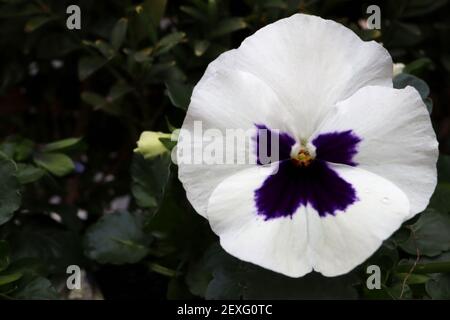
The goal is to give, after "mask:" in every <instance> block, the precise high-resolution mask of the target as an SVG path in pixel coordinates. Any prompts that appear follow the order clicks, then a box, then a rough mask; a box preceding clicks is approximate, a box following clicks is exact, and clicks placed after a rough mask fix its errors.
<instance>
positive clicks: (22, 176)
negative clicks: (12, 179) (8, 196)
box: [17, 163, 45, 184]
mask: <svg viewBox="0 0 450 320" xmlns="http://www.w3.org/2000/svg"><path fill="white" fill-rule="evenodd" d="M17 168H18V171H17V179H18V180H19V182H20V184H27V183H32V182H35V181H37V180H39V179H40V178H42V177H43V176H44V174H45V171H44V170H42V169H41V168H37V167H35V166H33V165H31V164H23V163H19V164H18V165H17Z"/></svg>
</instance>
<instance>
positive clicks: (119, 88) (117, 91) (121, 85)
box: [106, 82, 134, 103]
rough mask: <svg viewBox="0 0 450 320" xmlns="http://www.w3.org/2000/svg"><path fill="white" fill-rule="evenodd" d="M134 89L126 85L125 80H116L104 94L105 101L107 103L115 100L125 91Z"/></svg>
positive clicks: (124, 93) (122, 95)
mask: <svg viewBox="0 0 450 320" xmlns="http://www.w3.org/2000/svg"><path fill="white" fill-rule="evenodd" d="M133 90H134V89H133V88H132V87H130V86H129V85H127V84H126V83H125V82H116V83H115V84H114V85H113V86H112V87H111V88H110V90H109V93H108V95H107V96H106V101H107V102H109V103H113V102H116V101H117V100H118V99H120V98H122V97H124V96H125V95H126V94H127V93H129V92H131V91H133Z"/></svg>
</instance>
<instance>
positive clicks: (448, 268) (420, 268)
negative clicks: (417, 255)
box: [396, 261, 450, 274]
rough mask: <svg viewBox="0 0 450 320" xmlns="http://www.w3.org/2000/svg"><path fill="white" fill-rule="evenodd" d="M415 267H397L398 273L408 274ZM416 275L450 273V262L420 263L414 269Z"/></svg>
mask: <svg viewBox="0 0 450 320" xmlns="http://www.w3.org/2000/svg"><path fill="white" fill-rule="evenodd" d="M412 267H413V265H412V264H405V265H401V266H398V267H397V270H396V272H397V273H406V272H408V271H409V270H411V268H412ZM414 273H417V274H425V273H450V261H445V262H430V263H418V264H416V266H415V268H414Z"/></svg>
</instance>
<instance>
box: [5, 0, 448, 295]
mask: <svg viewBox="0 0 450 320" xmlns="http://www.w3.org/2000/svg"><path fill="white" fill-rule="evenodd" d="M73 4H76V5H78V6H79V8H80V9H81V29H80V30H77V29H74V30H69V29H68V28H67V26H66V22H67V19H68V18H69V16H70V14H68V13H66V9H67V7H68V6H69V5H73ZM372 4H376V5H378V6H379V7H380V8H381V29H380V30H369V29H367V17H368V16H369V14H367V13H366V8H367V7H368V6H369V5H372ZM297 12H303V13H308V14H314V15H319V16H321V17H323V18H328V19H333V20H336V21H338V22H340V23H342V24H344V25H346V26H348V27H349V28H351V29H352V30H354V31H355V32H356V33H357V34H358V35H359V36H360V37H361V38H362V39H363V40H375V41H378V42H381V43H383V45H384V46H385V47H386V48H387V49H388V50H389V52H390V54H391V55H392V57H393V60H394V62H395V63H402V64H403V65H397V71H396V73H397V75H396V77H395V79H394V84H395V86H396V87H398V88H401V87H404V86H406V85H412V86H414V87H415V88H416V89H417V90H418V91H419V92H420V94H421V95H422V98H423V99H424V101H425V103H426V105H427V107H428V109H429V111H430V112H431V117H432V120H433V125H434V128H435V130H436V133H437V136H438V139H439V142H440V150H441V153H442V156H441V158H440V160H439V181H440V185H439V187H438V190H437V192H436V194H435V196H434V197H433V199H432V203H431V205H430V208H429V209H427V211H426V212H424V214H422V215H421V216H419V217H417V218H415V219H414V221H410V222H407V223H406V224H405V226H404V227H403V228H402V229H401V230H400V231H399V232H398V233H396V234H395V235H394V236H393V237H392V238H391V239H389V240H388V241H386V243H385V245H383V247H382V248H381V249H380V251H379V252H377V253H376V254H375V255H374V257H372V258H371V260H370V261H368V262H367V263H366V264H364V265H363V266H361V267H360V268H358V269H357V270H355V271H354V272H352V273H350V274H348V275H346V276H343V277H338V278H332V279H329V278H323V277H321V276H319V275H316V274H312V275H309V276H307V277H304V278H301V279H296V280H292V279H289V278H285V277H283V276H281V275H277V274H274V273H271V272H268V271H265V270H262V269H260V268H257V267H255V266H252V265H249V264H246V263H243V262H240V261H237V260H236V259H234V258H232V257H230V256H228V255H227V254H225V253H224V252H223V251H222V250H221V249H220V247H219V246H218V245H217V238H216V237H215V235H213V234H212V232H211V231H210V229H209V226H208V223H207V222H206V221H205V220H204V219H203V218H201V217H199V216H198V215H197V214H195V212H194V211H193V209H192V208H191V207H190V205H189V203H188V202H187V200H186V197H185V194H184V190H183V189H182V187H181V186H180V183H179V182H178V180H177V178H176V176H177V174H176V166H174V165H172V164H171V163H170V159H169V157H168V153H167V152H166V153H162V154H161V155H159V156H157V157H156V158H153V159H144V158H143V157H142V156H140V155H138V154H136V153H134V152H133V149H134V148H135V147H136V141H137V140H138V139H139V135H140V133H141V132H142V131H144V130H151V131H161V132H165V133H170V132H171V131H173V130H174V129H176V128H179V127H180V126H181V124H182V121H183V118H184V115H185V112H186V108H187V106H188V104H189V99H190V94H191V92H192V88H193V86H194V85H195V84H196V82H197V81H198V80H199V79H200V77H201V76H202V74H203V72H204V71H205V68H206V66H207V65H208V64H209V63H210V62H211V61H212V60H214V59H215V58H216V57H217V56H218V55H219V54H220V53H222V52H224V51H227V50H229V49H231V48H236V47H238V46H239V44H240V43H241V41H242V40H243V39H244V38H246V37H247V36H249V35H251V34H252V33H254V32H255V31H256V30H258V29H259V28H261V27H263V26H265V25H267V24H269V23H271V22H274V21H276V20H278V19H281V18H283V17H288V16H290V15H292V14H294V13H297ZM449 101H450V4H449V1H447V0H400V1H393V0H391V1H351V0H329V1H320V0H316V1H315V0H310V1H307V0H286V1H283V0H245V1H231V0H186V1H176V0H146V1H129V0H108V1H104V0H97V1H89V0H85V1H66V0H0V181H1V184H0V298H4V299H58V298H62V299H104V298H105V299H166V298H169V299H177V298H185V299H201V298H207V299H218V298H233V299H234V298H287V299H296V298H365V299H370V298H385V299H398V298H412V297H414V298H424V299H428V298H450V291H449V288H450V276H449V273H446V272H450V251H449V250H450V218H449V212H448V211H449V209H450V203H449V201H450V200H449V199H450V183H449V181H450V178H449V176H450V168H449V167H448V165H449V164H450V162H449V161H448V158H447V157H446V156H445V154H448V153H449V151H450V141H449V135H450V114H449V111H450V108H449ZM161 143H162V144H163V145H164V147H165V148H166V149H167V150H170V149H171V148H172V147H173V145H172V144H171V142H170V141H167V140H164V139H161ZM370 263H376V264H378V265H380V266H382V273H383V278H382V281H383V287H382V290H376V292H373V291H369V290H367V289H366V287H365V281H366V280H365V279H366V278H367V274H366V273H365V268H364V267H365V266H366V265H368V264H370ZM436 263H438V264H440V266H441V267H440V268H438V269H433V266H434V267H436V266H435V265H436ZM69 265H77V266H79V267H80V270H81V279H82V281H81V282H82V288H81V289H80V290H68V289H67V287H66V280H67V277H68V276H69V275H70V274H68V273H67V270H66V268H67V266H69ZM417 265H419V266H425V267H423V268H424V269H423V270H422V269H420V268H419V269H420V270H419V271H418V269H416V267H417ZM429 265H431V267H430V266H429ZM427 266H428V267H427ZM324 286H326V288H327V291H326V292H324V290H323V289H321V288H323V287H324Z"/></svg>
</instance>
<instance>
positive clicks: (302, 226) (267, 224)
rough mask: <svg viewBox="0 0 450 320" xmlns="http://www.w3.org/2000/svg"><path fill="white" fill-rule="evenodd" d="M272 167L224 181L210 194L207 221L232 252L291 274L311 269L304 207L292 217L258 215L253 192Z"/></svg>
mask: <svg viewBox="0 0 450 320" xmlns="http://www.w3.org/2000/svg"><path fill="white" fill-rule="evenodd" d="M271 172H272V169H271V168H263V167H254V168H250V169H247V170H244V171H242V172H239V173H237V174H236V175H233V176H231V177H229V178H227V179H226V180H224V181H223V182H222V183H221V184H220V185H219V186H218V187H217V188H216V190H214V192H213V194H212V195H211V198H210V202H209V207H208V220H209V222H210V224H211V228H212V229H213V230H214V232H215V233H216V234H218V235H219V236H220V244H221V245H222V247H223V248H224V249H225V251H227V252H228V253H230V254H231V255H233V256H235V257H237V258H239V259H241V260H244V261H248V262H252V263H254V264H257V265H259V266H262V267H264V268H266V269H270V270H273V271H276V272H279V273H282V274H285V275H287V276H290V277H301V276H303V275H305V274H306V273H309V272H311V271H312V266H311V263H310V262H309V260H308V255H307V253H306V252H307V238H308V231H307V220H306V217H307V216H306V209H305V208H304V207H303V208H300V209H299V210H298V211H297V212H296V213H295V214H294V215H293V217H292V219H291V218H278V219H272V220H267V221H265V220H264V218H263V217H262V216H260V215H257V213H256V209H255V200H254V191H255V190H256V189H258V188H259V187H260V186H261V185H262V183H263V181H264V180H265V179H266V178H267V176H268V175H269V174H270V173H271Z"/></svg>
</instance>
